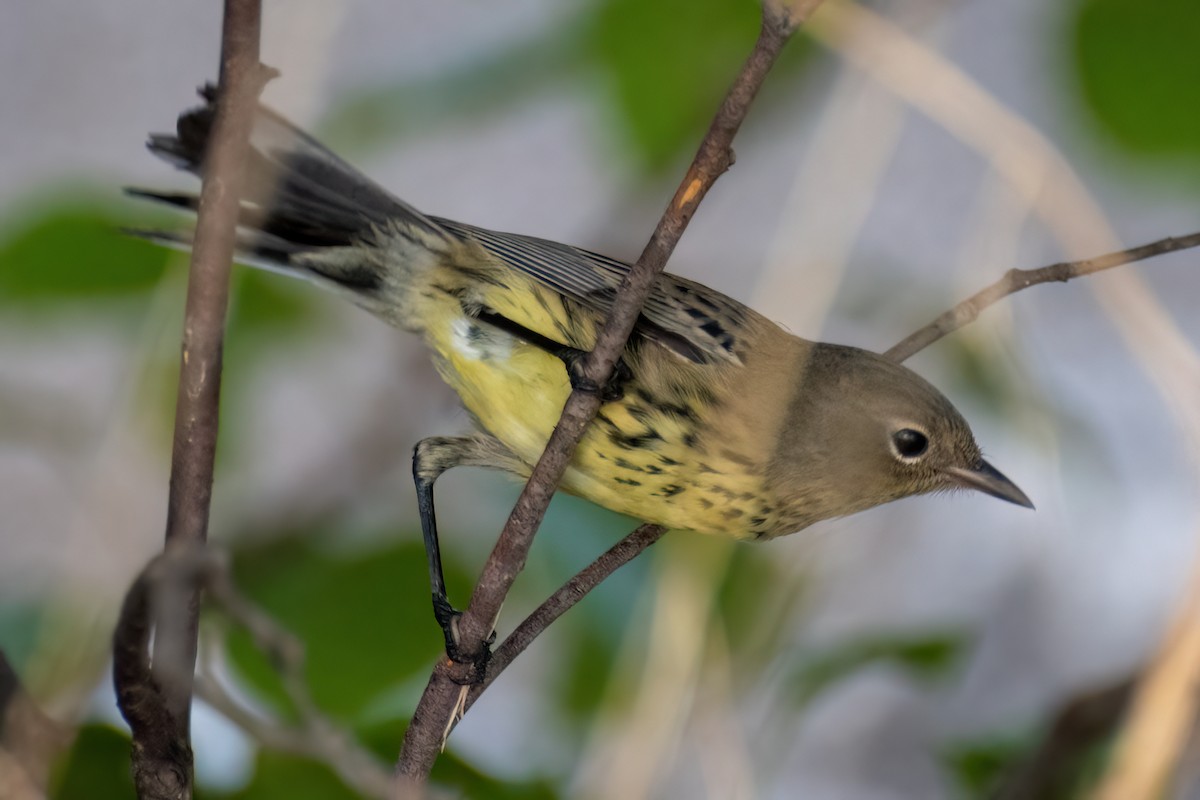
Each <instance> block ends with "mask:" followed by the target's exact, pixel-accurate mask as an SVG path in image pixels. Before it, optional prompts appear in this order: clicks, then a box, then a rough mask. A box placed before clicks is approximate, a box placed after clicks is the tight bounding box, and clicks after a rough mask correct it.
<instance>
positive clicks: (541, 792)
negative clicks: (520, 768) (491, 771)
mask: <svg viewBox="0 0 1200 800" xmlns="http://www.w3.org/2000/svg"><path fill="white" fill-rule="evenodd" d="M397 741H398V740H397ZM430 780H431V781H432V782H433V785H435V786H444V787H453V789H454V790H456V793H455V796H461V797H464V798H469V800H555V798H557V797H559V794H558V793H557V792H556V791H555V789H554V787H553V785H552V784H551V783H550V782H549V781H547V780H532V781H511V782H510V781H502V780H499V779H497V778H496V777H494V776H492V775H488V774H487V773H485V772H481V771H480V770H478V769H476V768H475V767H473V766H471V765H470V764H468V763H467V762H466V761H464V760H463V759H462V758H460V757H459V756H457V755H455V754H454V753H451V752H446V753H442V755H441V757H440V758H439V759H438V760H437V761H436V762H435V763H434V765H433V772H432V773H431V775H430ZM458 792H461V795H459V794H457V793H458Z"/></svg>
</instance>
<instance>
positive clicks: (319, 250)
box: [126, 85, 452, 288]
mask: <svg viewBox="0 0 1200 800" xmlns="http://www.w3.org/2000/svg"><path fill="white" fill-rule="evenodd" d="M200 95H201V97H203V98H204V100H205V103H204V104H203V105H201V106H199V107H197V108H194V109H191V110H189V111H187V112H185V113H184V114H182V115H181V116H180V117H179V121H178V123H177V124H176V132H175V133H174V134H168V133H160V134H153V135H151V136H150V138H149V139H148V141H147V143H146V146H147V148H149V150H150V151H151V152H152V153H154V154H155V155H156V156H158V157H159V158H161V159H162V160H164V161H166V162H167V163H169V164H172V165H174V166H176V167H178V168H180V169H183V170H186V171H188V172H191V173H192V174H194V175H197V176H203V174H204V160H205V154H206V152H207V150H208V145H209V139H210V137H211V134H212V127H213V120H214V118H215V115H216V106H215V104H214V99H215V89H214V88H213V87H212V86H211V85H210V86H205V87H204V88H202V89H201V91H200ZM243 184H244V185H243V191H242V204H241V210H240V212H239V218H238V225H239V228H240V229H241V230H240V233H239V237H238V243H239V257H240V258H243V259H244V260H247V261H251V262H252V263H254V264H255V265H257V266H268V267H270V268H274V269H277V270H282V271H285V272H288V271H291V272H296V271H308V272H312V271H316V272H317V274H318V276H319V277H325V278H328V279H330V280H333V281H334V282H336V283H339V284H341V285H343V286H349V287H350V288H355V287H358V286H361V285H363V282H362V281H360V280H358V279H357V278H355V279H354V280H350V281H347V280H346V275H345V274H344V273H345V269H344V268H342V266H339V268H338V269H336V270H334V272H335V274H322V273H321V272H320V271H319V266H320V265H321V264H322V263H324V262H325V261H326V260H327V259H325V258H324V257H325V256H327V255H329V256H333V255H335V254H333V253H330V252H328V249H329V248H354V247H359V246H361V245H362V244H364V243H371V242H373V241H374V239H375V237H376V236H377V235H378V233H379V232H380V231H381V230H388V229H391V228H394V227H395V226H397V225H403V226H408V227H412V228H417V229H420V230H421V232H422V233H424V234H425V235H426V236H429V237H432V238H433V239H447V238H452V235H451V234H450V233H448V232H447V231H446V230H445V229H443V228H442V227H441V226H440V225H438V224H437V223H435V222H434V221H433V220H431V219H430V218H428V217H426V216H425V215H424V214H422V213H421V212H419V211H417V210H416V209H415V208H413V207H412V206H410V205H408V204H407V203H405V202H403V201H402V200H400V199H399V198H397V197H395V196H393V195H392V194H391V193H389V192H388V191H386V190H385V189H383V188H382V187H380V186H379V185H378V184H376V183H374V182H373V181H371V180H370V179H369V178H367V177H366V176H364V175H363V174H362V173H360V172H359V171H358V170H356V169H355V168H354V167H352V166H350V165H349V164H348V163H346V162H345V161H344V160H342V159H341V158H340V157H338V156H337V155H335V154H334V153H333V152H331V151H330V150H328V149H327V148H326V147H325V146H324V145H322V144H321V143H320V142H318V141H317V140H316V139H313V138H312V137H311V136H309V135H308V134H306V133H304V132H303V131H301V130H300V129H299V128H297V127H296V126H294V125H292V124H291V123H290V122H288V121H287V120H286V119H284V118H283V117H281V116H279V115H278V114H275V113H274V112H272V111H270V110H268V109H266V108H263V107H261V106H260V107H259V108H258V110H257V112H256V114H255V118H254V124H253V127H252V130H251V134H250V150H249V153H248V156H247V161H246V164H245V172H244V180H243ZM126 191H127V192H128V193H129V194H131V195H133V196H136V197H143V198H146V199H150V200H154V201H157V202H161V203H165V204H167V205H170V206H174V207H176V208H182V209H186V210H190V211H195V210H196V209H197V205H198V199H197V197H196V196H195V195H193V194H187V193H171V192H157V191H152V190H146V189H137V188H130V189H127V190H126ZM147 233H149V232H139V235H144V236H145V235H146V234H147ZM147 238H153V239H155V240H157V241H161V242H164V243H169V244H174V245H175V246H184V247H186V246H188V245H189V244H190V241H191V237H190V235H186V236H185V235H178V234H158V235H152V236H147ZM333 260H334V262H335V263H337V264H339V265H344V261H345V260H344V259H343V258H340V257H335V258H334V259H333ZM264 262H267V263H264ZM360 277H361V276H360Z"/></svg>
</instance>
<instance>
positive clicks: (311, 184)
mask: <svg viewBox="0 0 1200 800" xmlns="http://www.w3.org/2000/svg"><path fill="white" fill-rule="evenodd" d="M202 94H203V95H204V96H205V98H206V100H207V102H206V104H205V105H203V106H201V107H199V108H196V109H193V110H191V111H188V112H186V113H184V114H183V115H182V116H181V117H180V118H179V122H178V126H177V132H176V134H175V135H169V134H162V135H154V136H151V138H150V140H149V143H148V146H149V148H150V150H151V151H153V152H154V153H155V154H156V155H158V156H160V157H162V158H163V159H165V160H167V161H169V162H171V163H173V164H175V165H177V166H179V167H180V168H182V169H186V170H188V171H190V172H192V173H195V174H197V175H199V174H200V173H201V172H202V171H203V157H204V153H205V149H206V146H207V144H208V139H209V133H210V130H211V128H212V121H213V114H214V107H213V105H212V99H213V92H212V89H211V88H209V89H206V90H205V91H204V92H202ZM250 145H251V147H250V154H249V160H248V162H247V165H246V170H247V174H246V180H245V184H246V189H245V192H244V195H243V199H242V205H241V216H240V220H239V226H240V227H239V230H238V238H237V248H238V259H239V260H241V261H244V262H245V263H247V264H251V265H254V266H258V267H263V268H266V269H270V270H274V271H277V272H283V273H286V274H288V275H293V276H299V277H303V278H307V279H309V280H311V281H312V282H314V283H316V284H318V285H320V286H322V287H324V288H326V289H329V290H332V291H334V292H336V293H338V294H341V295H343V296H344V297H346V298H348V299H349V300H350V301H351V302H353V303H355V304H357V305H359V306H362V307H363V308H365V309H367V310H368V311H370V312H371V313H372V314H375V315H376V316H378V317H380V318H381V319H383V320H384V321H385V322H388V323H390V324H392V325H394V326H396V327H399V328H403V329H405V330H410V331H414V332H417V333H419V334H420V335H421V336H422V337H424V339H425V342H426V343H427V344H428V345H429V348H430V349H431V350H432V352H433V358H434V363H435V365H436V367H437V370H438V372H439V373H440V374H441V376H442V378H444V379H445V380H446V382H447V383H449V384H450V386H452V387H453V388H454V390H455V391H456V392H458V395H459V397H461V398H462V401H463V404H464V405H465V406H466V407H467V410H468V411H469V412H470V413H471V415H472V416H473V417H474V418H475V421H476V423H477V425H478V430H477V431H476V432H475V433H472V434H470V435H466V436H461V437H453V438H447V437H435V438H430V439H425V440H424V441H422V442H420V443H419V444H418V445H417V446H416V450H415V453H414V461H413V472H414V475H415V478H416V484H417V493H418V498H419V501H420V502H419V505H420V509H421V516H422V527H423V529H424V534H425V544H426V549H427V551H428V554H429V559H430V573H431V580H432V584H433V594H434V606H435V609H436V610H437V616H438V618H439V621H440V622H441V624H442V627H443V629H444V630H445V631H446V633H447V640H448V644H452V641H451V640H450V619H451V618H452V616H453V614H454V612H453V610H452V609H451V608H450V605H449V603H448V602H447V599H446V595H445V587H444V583H443V581H442V577H441V564H440V559H439V557H438V547H437V532H436V526H435V522H434V513H433V483H434V481H435V480H436V479H437V477H438V476H439V475H441V474H442V473H443V472H445V471H446V470H447V469H450V468H451V467H455V466H459V465H464V464H467V465H473V466H482V467H495V468H499V469H503V470H507V471H509V472H512V473H515V474H517V475H522V476H526V475H528V474H529V472H530V470H531V468H532V465H533V464H534V463H535V462H536V460H537V458H538V456H539V455H540V454H541V452H542V448H543V446H544V445H545V443H546V440H547V439H548V438H549V436H550V432H551V430H552V429H553V428H554V425H555V424H556V423H557V421H558V418H559V414H560V412H561V411H562V407H563V403H564V402H565V401H566V398H567V395H568V393H569V392H570V391H571V387H572V383H573V380H574V379H573V376H574V375H575V374H576V372H575V369H574V367H575V364H576V362H577V361H578V359H579V358H580V356H582V355H583V354H585V353H586V352H587V351H588V350H590V349H591V348H592V346H593V344H594V342H595V340H596V335H597V332H598V330H599V327H600V326H601V324H602V323H603V320H604V317H605V315H606V313H607V312H608V310H609V308H610V306H611V303H612V300H613V297H614V295H615V291H616V287H617V285H618V283H619V282H620V281H621V278H622V276H623V275H624V274H625V273H626V272H627V271H628V270H629V265H628V264H626V263H625V262H622V261H618V260H616V259H613V258H609V257H607V256H602V255H599V254H598V253H593V252H589V251H587V250H581V249H579V248H576V247H571V246H569V245H564V244H559V243H557V242H551V241H546V240H544V239H536V238H533V237H530V236H521V235H517V234H512V233H497V232H495V231H489V230H484V229H482V228H476V227H474V226H471V225H466V224H463V223H461V222H454V221H452V220H448V219H442V218H440V217H434V216H430V215H427V214H423V213H421V212H420V211H417V210H416V209H415V208H413V207H412V206H410V205H408V204H407V203H405V202H403V201H402V200H399V199H397V198H396V197H394V196H393V195H391V194H390V193H389V192H387V191H385V190H384V189H382V188H380V187H379V186H378V185H377V184H375V183H374V182H372V181H371V180H370V179H368V178H367V177H365V176H363V175H362V174H361V173H359V172H358V171H356V170H355V169H354V168H353V167H351V166H350V165H349V164H347V163H346V162H345V161H343V160H342V159H340V158H339V157H338V156H336V155H335V154H334V153H332V152H330V151H329V150H328V149H326V148H325V147H324V146H322V145H321V144H320V143H319V142H317V141H316V140H314V139H313V138H312V137H310V136H308V135H307V134H305V133H304V132H303V131H301V130H299V129H298V128H296V127H295V126H294V125H292V124H291V123H289V122H288V121H287V120H285V119H283V118H282V117H280V116H278V115H277V114H274V113H272V112H271V111H269V110H266V109H259V111H258V112H257V114H256V117H255V120H254V125H253V132H252V134H251V137H250ZM130 191H131V192H132V193H134V194H137V195H140V196H144V197H149V198H152V199H155V200H159V201H163V202H166V203H169V204H172V205H175V206H180V207H184V208H188V209H193V210H194V209H195V207H196V203H197V199H196V197H195V196H193V195H190V194H174V193H162V192H152V191H144V190H130ZM139 233H140V234H141V235H144V236H148V237H150V238H153V239H156V240H158V241H161V242H165V243H168V244H173V245H181V246H184V247H187V246H189V245H190V242H191V239H190V234H186V233H183V234H180V233H167V232H159V231H142V232H139ZM603 391H605V393H606V394H605V397H604V400H605V402H604V403H603V405H602V407H601V409H600V413H599V414H598V415H597V417H596V420H595V422H594V423H593V424H592V425H591V427H590V428H589V429H588V431H587V433H586V435H585V436H584V438H583V441H582V442H581V444H580V445H579V448H578V449H577V450H576V452H575V456H574V459H573V461H572V462H571V465H570V467H569V468H568V469H567V472H566V475H565V476H564V477H563V480H562V485H561V488H562V489H563V490H565V491H567V492H570V493H572V494H575V495H579V496H580V497H585V498H587V499H588V500H591V501H592V502H595V503H598V504H599V505H602V506H605V507H606V508H610V509H612V510H614V511H619V512H621V513H624V514H628V515H629V516H631V517H635V518H637V519H641V520H646V521H649V522H656V523H659V524H662V525H665V526H667V527H670V528H678V529H684V530H690V531H699V532H702V533H711V534H720V535H724V536H732V537H735V538H738V539H759V540H763V539H773V538H775V537H777V536H782V535H783V534H787V533H793V532H795V531H798V530H800V529H802V528H805V527H807V526H809V525H811V524H813V523H814V522H817V521H819V520H823V519H829V518H831V517H839V516H843V515H846V514H852V513H854V512H856V511H861V510H863V509H867V508H870V507H872V506H876V505H879V504H881V503H886V502H889V501H891V500H896V499H898V498H901V497H907V496H909V495H915V494H922V493H926V492H934V491H940V490H948V489H956V488H967V489H977V490H980V491H983V492H986V493H988V494H990V495H994V496H995V497H999V498H1001V499H1004V500H1008V501H1010V502H1013V503H1017V504H1019V505H1023V506H1029V507H1032V504H1031V503H1030V501H1029V499H1028V498H1027V497H1026V496H1025V494H1024V493H1023V492H1022V491H1021V490H1020V489H1018V488H1017V486H1016V485H1015V484H1013V483H1012V482H1011V481H1010V480H1008V479H1007V478H1005V477H1004V476H1003V475H1002V474H1000V473H999V472H998V471H997V470H996V469H995V468H993V467H992V466H991V465H990V464H989V463H988V462H987V461H984V460H983V458H982V457H981V455H980V451H979V446H978V445H977V444H976V443H975V438H974V436H973V435H972V433H971V429H970V428H969V427H968V426H967V423H966V421H965V420H964V419H963V418H962V415H961V414H959V413H958V411H957V410H956V409H955V408H954V406H953V405H952V404H951V403H950V401H949V400H947V399H946V398H945V397H944V396H943V395H942V394H941V393H940V392H939V391H938V390H937V389H935V388H934V387H933V386H931V385H930V384H929V383H927V382H926V381H925V380H924V379H922V378H921V377H920V376H918V375H917V374H916V373H914V372H912V371H911V370H909V369H907V368H905V367H903V366H901V365H899V364H897V363H894V362H892V361H890V360H888V359H885V358H883V357H881V356H879V355H876V354H875V353H871V352H868V351H866V350H860V349H858V348H854V347H845V346H842V345H836V344H825V343H818V342H810V341H807V340H805V339H801V338H799V337H796V336H793V335H791V334H789V333H787V332H786V331H784V330H783V329H782V328H780V327H779V326H778V325H776V324H774V323H773V322H771V321H770V320H768V319H766V318H765V317H763V316H762V315H760V314H758V313H756V312H755V311H753V310H752V309H750V308H747V307H746V306H744V305H742V304H741V303H739V302H737V301H736V300H732V299H730V298H729V297H726V296H725V295H723V294H721V293H719V292H716V291H714V290H712V289H710V288H708V287H706V286H702V285H700V284H698V283H695V282H693V281H689V280H687V279H685V278H680V277H677V276H675V275H670V274H662V275H660V276H658V278H657V282H656V283H655V286H654V290H653V292H652V293H651V294H650V298H649V300H648V301H647V302H646V305H645V308H644V310H643V312H642V315H641V317H640V319H639V321H638V324H637V326H636V327H635V329H634V332H633V336H632V337H631V339H630V341H629V343H628V345H627V346H626V348H625V351H624V354H623V356H622V359H621V362H620V363H619V365H618V374H617V376H616V377H615V379H614V381H613V382H612V384H611V385H610V386H608V387H604V389H603Z"/></svg>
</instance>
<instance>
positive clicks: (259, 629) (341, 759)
mask: <svg viewBox="0 0 1200 800" xmlns="http://www.w3.org/2000/svg"><path fill="white" fill-rule="evenodd" d="M207 578H208V581H207V584H206V588H207V589H208V592H209V598H210V599H211V600H212V602H213V603H214V604H215V605H217V606H218V607H219V608H220V609H221V610H223V611H224V612H225V614H226V615H228V616H229V618H230V619H231V620H232V621H233V622H234V623H236V624H238V625H240V626H241V627H242V628H244V629H245V630H246V632H247V633H249V634H250V638H251V639H252V640H253V641H254V644H255V646H256V647H257V648H258V649H259V651H261V652H262V653H264V654H266V655H267V656H268V658H269V659H270V660H271V662H272V663H273V664H274V665H275V667H276V669H278V671H279V675H280V678H281V680H282V684H283V689H284V691H285V692H286V694H287V696H288V699H289V700H290V701H291V703H292V705H293V706H295V708H296V711H297V712H298V714H299V716H300V724H299V725H298V726H296V727H285V726H281V725H280V724H279V723H278V722H277V721H274V720H270V721H268V720H262V719H260V718H258V717H257V716H255V715H254V714H252V713H250V712H249V711H248V710H246V709H245V708H244V707H243V706H241V705H240V704H238V703H237V702H235V701H234V700H233V698H231V697H230V696H229V694H228V692H226V691H225V689H224V687H223V686H221V684H220V683H219V682H218V681H217V680H216V678H214V677H213V676H212V675H211V674H209V675H208V676H202V677H201V678H200V679H198V681H197V683H196V694H197V696H199V697H201V698H202V699H203V700H204V701H205V702H206V703H208V704H209V705H211V706H212V707H213V708H215V709H216V710H218V711H220V712H221V713H222V714H224V715H225V717H226V718H228V719H229V720H230V721H231V722H233V723H234V724H235V725H237V726H238V727H240V728H241V729H242V730H244V731H246V732H247V733H249V734H250V735H251V736H253V737H255V738H256V739H258V740H259V741H260V742H262V743H263V744H265V745H267V746H268V747H272V748H275V749H278V750H283V751H286V752H291V753H296V754H298V755H304V756H308V757H309V758H312V759H314V760H317V761H320V762H322V763H324V764H325V765H326V766H328V767H329V768H330V769H331V770H333V771H334V772H335V773H336V774H337V775H338V777H340V778H341V779H342V781H343V782H344V783H345V784H346V785H347V786H349V787H350V788H352V789H354V790H355V791H357V792H359V793H360V794H363V795H365V796H368V797H377V798H386V797H387V796H388V792H389V790H390V788H391V783H392V781H391V775H390V774H389V772H388V770H387V768H386V767H385V766H384V764H383V763H382V762H381V761H380V760H379V759H377V758H376V757H375V756H374V755H373V754H371V753H370V752H368V751H367V750H365V749H363V748H361V747H360V746H359V745H358V744H357V742H356V741H355V739H354V736H353V734H351V733H350V732H349V731H346V730H343V729H342V728H340V727H339V726H338V725H336V724H335V723H334V722H333V721H332V720H330V719H329V718H328V717H327V716H326V715H325V714H323V713H322V712H321V710H320V709H319V708H318V707H317V704H316V703H315V702H314V701H313V698H312V694H311V693H310V692H309V690H308V684H307V683H306V681H305V679H304V645H303V644H302V643H301V642H300V641H299V640H298V639H297V638H296V637H295V636H293V635H292V634H291V633H290V632H289V631H287V630H286V629H284V628H283V626H281V625H280V624H279V623H278V622H277V621H276V620H275V619H274V618H273V617H271V616H270V615H268V614H267V613H266V612H264V611H263V610H262V609H260V608H259V607H258V606H256V605H254V604H253V603H251V602H250V601H249V600H248V599H247V598H246V597H245V596H244V595H242V594H241V592H239V591H238V590H237V587H235V586H234V584H233V581H232V580H231V579H230V574H229V569H228V566H227V564H226V563H225V562H224V561H223V560H221V561H216V562H214V568H213V569H210V570H209V571H208V573H207Z"/></svg>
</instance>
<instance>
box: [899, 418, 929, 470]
mask: <svg viewBox="0 0 1200 800" xmlns="http://www.w3.org/2000/svg"><path fill="white" fill-rule="evenodd" d="M891 441H892V452H893V453H895V454H896V458H898V459H900V460H901V461H910V462H911V461H916V460H918V459H920V458H921V457H922V456H923V455H925V454H926V453H928V452H929V435H928V434H926V433H925V432H924V431H922V430H920V429H919V428H914V427H911V426H909V427H904V428H901V429H900V430H898V431H896V432H895V433H893V434H892V437H891Z"/></svg>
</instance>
